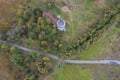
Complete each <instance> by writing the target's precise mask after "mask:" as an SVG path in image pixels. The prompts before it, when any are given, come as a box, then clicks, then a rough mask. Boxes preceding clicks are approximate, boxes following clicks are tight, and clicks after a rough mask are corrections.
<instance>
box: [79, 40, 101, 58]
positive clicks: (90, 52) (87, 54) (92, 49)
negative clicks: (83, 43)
mask: <svg viewBox="0 0 120 80" xmlns="http://www.w3.org/2000/svg"><path fill="white" fill-rule="evenodd" d="M102 48H103V45H102V44H101V43H99V42H96V43H94V44H93V45H91V46H89V48H88V49H87V50H85V51H83V52H82V53H79V51H78V55H77V56H78V58H77V59H84V60H86V59H91V58H94V57H96V56H97V55H98V54H100V51H101V50H102Z"/></svg>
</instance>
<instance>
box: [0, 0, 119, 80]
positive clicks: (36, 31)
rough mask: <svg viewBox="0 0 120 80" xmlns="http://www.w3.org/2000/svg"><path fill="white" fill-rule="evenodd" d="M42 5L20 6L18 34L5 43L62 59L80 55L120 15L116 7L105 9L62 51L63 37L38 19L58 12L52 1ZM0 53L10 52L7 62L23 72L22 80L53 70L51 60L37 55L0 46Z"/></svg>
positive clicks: (52, 27) (35, 77) (48, 24)
mask: <svg viewBox="0 0 120 80" xmlns="http://www.w3.org/2000/svg"><path fill="white" fill-rule="evenodd" d="M45 4H46V5H44V6H43V7H42V8H33V7H31V6H23V7H21V8H20V9H18V11H17V16H16V21H17V22H16V24H17V27H18V28H19V31H18V32H15V35H14V36H8V38H7V40H10V41H14V42H15V43H18V44H21V45H23V46H25V47H31V48H34V47H35V48H36V47H37V49H38V50H42V51H44V52H47V53H51V54H54V55H60V57H62V58H66V57H69V56H71V55H72V54H73V53H76V51H77V50H78V49H80V50H81V51H82V50H84V49H86V48H88V47H89V45H91V44H92V43H93V42H94V41H96V40H97V39H98V38H99V36H100V35H102V33H103V32H105V31H106V30H107V29H108V28H109V27H110V25H111V24H112V22H113V21H114V20H115V19H116V16H117V14H119V13H120V11H119V9H120V7H119V6H114V7H111V8H110V7H109V8H106V9H105V10H104V11H103V14H102V17H101V18H100V19H99V20H98V21H97V22H96V24H94V25H93V27H92V28H91V29H90V30H89V31H88V32H87V33H85V34H84V35H83V36H81V37H79V38H77V40H76V41H73V43H70V44H68V45H67V47H65V46H64V45H65V42H63V41H62V34H63V33H62V32H60V31H58V30H57V28H56V25H55V24H53V23H52V21H51V19H49V18H45V17H43V16H42V14H43V12H44V11H48V12H50V11H53V12H54V11H58V12H59V11H60V9H59V8H58V7H57V6H56V5H55V3H54V2H52V1H50V2H49V1H48V2H46V3H45ZM59 13H60V12H59ZM34 43H36V44H34ZM0 49H1V50H2V51H4V52H10V54H11V56H10V61H11V62H12V63H13V64H14V65H16V66H17V67H18V68H19V69H20V70H23V71H25V72H26V76H25V78H24V80H37V78H38V77H39V76H40V75H45V74H48V73H49V72H50V71H51V69H52V67H53V65H52V62H51V59H50V58H49V57H46V56H42V55H40V54H39V53H27V52H24V51H21V50H19V49H17V48H16V47H10V46H8V45H6V44H0Z"/></svg>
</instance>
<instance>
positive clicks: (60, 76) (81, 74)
mask: <svg viewBox="0 0 120 80" xmlns="http://www.w3.org/2000/svg"><path fill="white" fill-rule="evenodd" d="M90 79H91V73H90V71H89V70H84V69H81V68H80V67H79V66H77V65H68V64H63V67H62V69H59V68H57V69H56V70H55V72H54V74H53V75H52V76H51V79H50V80H90Z"/></svg>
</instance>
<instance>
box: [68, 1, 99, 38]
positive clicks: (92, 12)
mask: <svg viewBox="0 0 120 80" xmlns="http://www.w3.org/2000/svg"><path fill="white" fill-rule="evenodd" d="M75 1H76V2H77V3H79V5H81V7H77V8H74V9H72V10H71V12H72V18H73V22H72V23H71V25H70V27H71V28H70V29H69V32H68V34H69V35H71V39H73V38H74V36H76V33H78V32H83V31H84V30H85V29H86V28H87V27H88V26H87V25H88V24H90V23H91V21H92V20H94V19H96V16H97V14H96V13H97V11H98V10H99V8H98V7H96V5H95V3H94V1H90V0H83V1H82V3H81V1H78V0H75ZM75 1H73V3H74V2H75ZM74 5H75V4H74Z"/></svg>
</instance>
